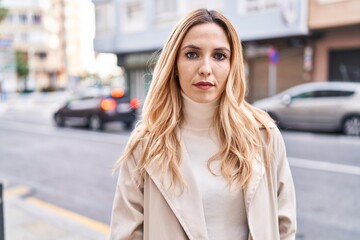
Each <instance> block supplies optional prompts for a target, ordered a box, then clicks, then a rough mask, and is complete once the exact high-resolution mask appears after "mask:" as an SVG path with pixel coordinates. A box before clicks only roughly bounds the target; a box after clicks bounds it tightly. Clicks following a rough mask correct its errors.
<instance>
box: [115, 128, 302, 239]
mask: <svg viewBox="0 0 360 240" xmlns="http://www.w3.org/2000/svg"><path fill="white" fill-rule="evenodd" d="M273 132H274V134H273V136H274V138H273V140H274V155H273V159H272V165H271V178H272V179H273V180H272V183H271V184H269V182H268V178H267V174H266V171H265V166H264V163H263V160H262V159H261V157H259V158H257V159H254V162H253V174H252V178H251V181H250V184H249V187H248V189H247V190H246V191H245V192H244V198H245V205H246V206H245V207H246V213H247V219H248V225H249V230H250V236H249V240H251V239H253V240H267V239H268V240H277V239H281V240H290V239H295V232H296V206H295V191H294V185H293V180H292V176H291V172H290V168H289V163H288V161H287V158H286V152H285V146H284V142H283V139H282V137H281V134H280V132H279V130H278V129H277V128H276V127H274V128H273ZM137 155H138V153H135V154H134V158H133V159H129V160H128V161H126V162H124V163H123V164H122V166H121V167H120V172H119V178H118V183H117V187H116V193H115V198H114V205H113V213H112V219H111V239H112V240H124V239H132V240H133V239H145V240H183V239H184V240H185V239H190V240H205V239H208V233H207V229H206V223H205V217H204V213H203V205H202V200H201V193H200V190H199V189H198V187H197V184H196V182H195V177H194V175H193V174H194V173H193V172H192V170H191V166H190V164H189V161H182V164H181V170H182V172H183V176H184V178H185V180H186V182H187V187H186V189H185V191H184V192H183V193H182V194H181V195H176V194H174V193H173V192H172V191H170V190H169V189H168V187H166V186H168V184H169V181H168V178H165V180H164V182H162V181H161V176H160V175H159V174H158V173H157V172H158V171H154V170H153V168H152V167H151V166H149V167H148V168H147V169H146V170H147V175H146V177H145V181H144V184H143V185H142V186H141V187H137V185H136V183H135V181H134V179H133V177H132V176H133V175H132V173H133V169H134V168H135V164H136V162H135V161H136V156H137ZM182 156H183V158H187V156H186V153H185V152H184V153H183V155H182ZM184 160H185V159H184ZM219 207H221V206H219ZM224 239H226V238H224Z"/></svg>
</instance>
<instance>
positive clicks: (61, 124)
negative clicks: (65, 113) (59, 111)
mask: <svg viewBox="0 0 360 240" xmlns="http://www.w3.org/2000/svg"><path fill="white" fill-rule="evenodd" d="M55 123H56V126H58V127H64V126H65V120H64V118H63V117H62V116H60V115H56V116H55Z"/></svg>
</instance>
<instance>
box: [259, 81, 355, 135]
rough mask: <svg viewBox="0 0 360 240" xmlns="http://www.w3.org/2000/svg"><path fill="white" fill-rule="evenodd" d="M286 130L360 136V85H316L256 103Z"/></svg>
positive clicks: (286, 91)
mask: <svg viewBox="0 0 360 240" xmlns="http://www.w3.org/2000/svg"><path fill="white" fill-rule="evenodd" d="M253 105H254V106H255V107H258V108H261V109H263V110H265V111H267V112H268V113H269V115H270V116H271V117H272V118H273V119H274V120H275V121H276V122H277V123H278V125H279V127H281V128H283V129H294V130H295V129H296V130H309V131H324V132H342V133H344V134H346V135H354V136H360V83H354V82H312V83H305V84H301V85H298V86H295V87H292V88H290V89H288V90H285V91H283V92H281V93H279V94H277V95H275V96H273V97H269V98H265V99H261V100H258V101H255V102H254V103H253Z"/></svg>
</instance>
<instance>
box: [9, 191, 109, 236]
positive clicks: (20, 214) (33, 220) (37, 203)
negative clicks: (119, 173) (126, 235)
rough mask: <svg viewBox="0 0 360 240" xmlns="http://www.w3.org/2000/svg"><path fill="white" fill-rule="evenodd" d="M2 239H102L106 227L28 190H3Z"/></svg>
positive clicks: (107, 233)
mask: <svg viewBox="0 0 360 240" xmlns="http://www.w3.org/2000/svg"><path fill="white" fill-rule="evenodd" d="M4 222H5V240H105V239H109V232H110V229H109V226H108V225H106V224H104V223H100V222H98V221H95V220H93V219H90V218H87V217H85V216H82V215H79V214H77V213H74V212H71V211H68V210H66V209H62V208H60V207H57V206H55V205H52V204H50V203H47V202H45V201H42V200H40V199H37V198H34V197H31V189H29V188H27V187H25V186H14V187H10V188H5V189H4Z"/></svg>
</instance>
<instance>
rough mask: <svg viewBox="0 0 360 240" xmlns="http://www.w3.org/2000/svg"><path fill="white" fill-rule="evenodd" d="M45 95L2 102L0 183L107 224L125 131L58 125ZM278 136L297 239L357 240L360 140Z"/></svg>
mask: <svg viewBox="0 0 360 240" xmlns="http://www.w3.org/2000/svg"><path fill="white" fill-rule="evenodd" d="M49 96H51V95H49ZM49 96H45V97H43V98H42V97H38V98H37V101H35V100H32V102H33V103H34V104H20V101H19V102H17V101H16V100H15V99H13V100H10V102H9V104H7V105H6V106H5V105H4V104H3V105H0V107H1V108H0V181H2V182H4V183H5V187H7V188H10V187H11V186H18V185H20V186H26V187H28V188H29V189H31V191H30V193H29V195H30V196H31V197H35V198H37V199H40V200H42V201H45V202H48V203H50V204H53V205H55V206H58V207H61V208H64V209H67V210H70V211H71V212H75V213H77V214H80V215H83V216H86V217H88V218H90V219H94V220H97V221H99V222H102V223H105V224H107V225H108V224H109V221H110V214H111V206H112V200H113V195H114V190H115V184H116V177H112V175H111V170H112V166H113V164H114V162H115V161H116V159H117V157H118V156H119V155H120V153H121V152H122V150H123V148H124V146H125V144H126V142H127V139H128V136H129V134H130V132H129V131H125V130H123V128H122V126H121V125H120V124H119V125H117V124H113V125H111V126H109V127H108V128H107V129H106V130H105V131H104V132H94V131H90V130H87V129H84V128H79V127H66V128H57V127H55V125H54V124H53V122H52V119H51V113H52V111H53V110H54V109H55V108H56V106H57V105H58V104H59V102H60V101H61V100H62V99H61V98H59V97H58V96H56V97H55V95H52V96H53V97H49ZM29 99H30V98H29ZM31 99H33V98H31ZM41 99H42V100H41ZM28 102H31V101H30V100H28ZM17 103H19V104H17ZM283 136H284V140H285V143H286V146H287V151H288V156H289V161H290V165H291V168H292V172H293V177H294V181H295V187H296V193H297V207H298V235H297V239H299V240H303V239H307V240H313V239H317V240H322V239H323V240H335V239H360V229H359V226H360V202H359V201H358V199H359V198H360V188H359V182H360V138H352V137H346V136H340V135H334V134H314V133H302V132H290V131H283ZM5 218H6V216H5Z"/></svg>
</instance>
